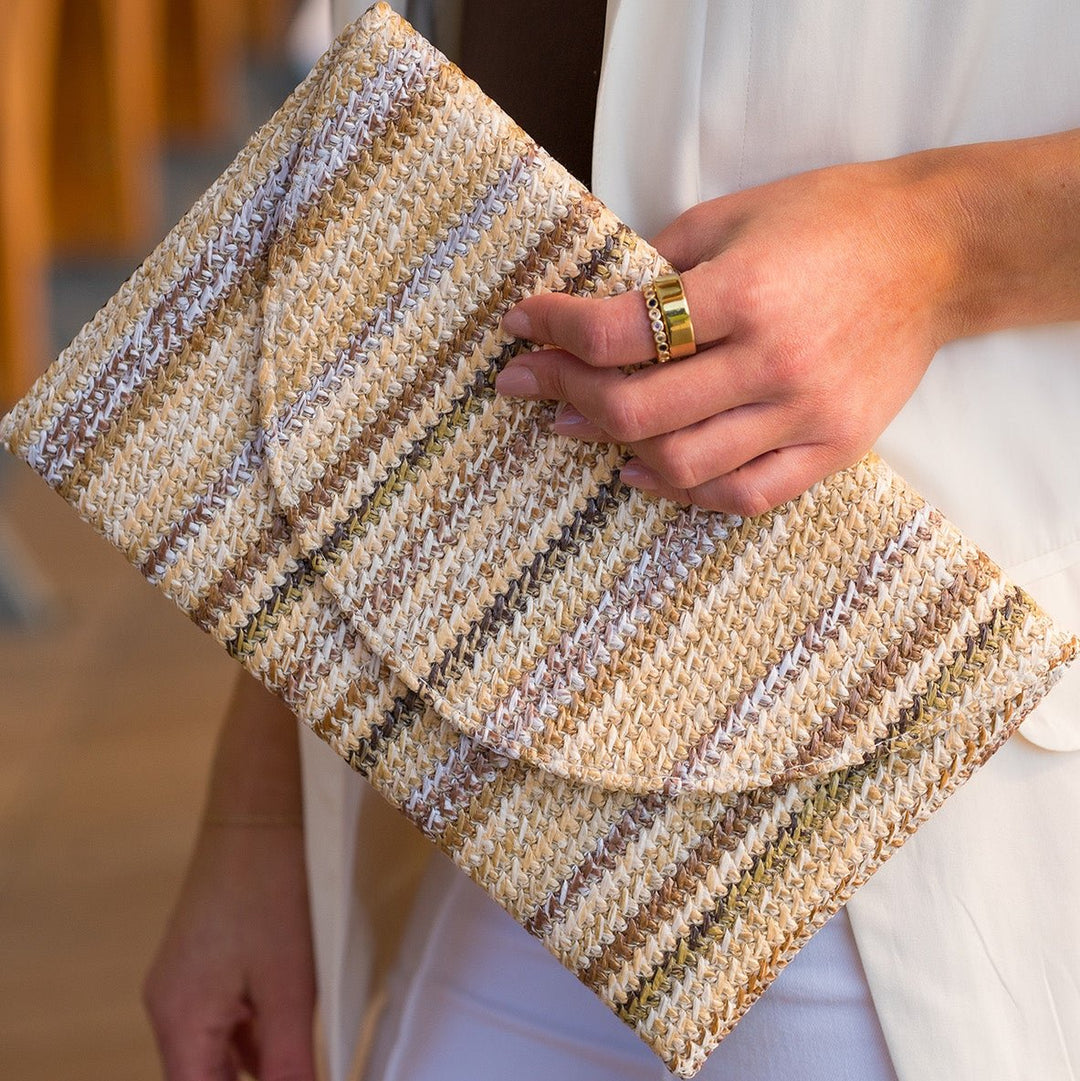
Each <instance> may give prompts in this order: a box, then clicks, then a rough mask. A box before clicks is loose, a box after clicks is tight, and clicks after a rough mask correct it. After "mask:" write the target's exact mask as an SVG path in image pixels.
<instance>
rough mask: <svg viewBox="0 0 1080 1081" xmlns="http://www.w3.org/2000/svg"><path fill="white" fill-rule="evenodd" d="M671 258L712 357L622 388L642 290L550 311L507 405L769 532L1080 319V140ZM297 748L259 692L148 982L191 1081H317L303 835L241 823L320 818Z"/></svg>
mask: <svg viewBox="0 0 1080 1081" xmlns="http://www.w3.org/2000/svg"><path fill="white" fill-rule="evenodd" d="M655 244H656V246H657V248H658V249H659V250H660V252H661V253H662V254H663V255H665V256H666V257H667V258H668V259H669V260H670V261H671V263H672V264H673V265H674V266H675V267H677V268H678V269H679V270H680V271H682V272H683V282H684V285H685V289H686V293H687V297H688V299H689V302H690V305H691V310H692V313H693V317H694V324H695V329H696V332H697V341H698V345H699V349H700V351H699V352H698V353H697V354H696V355H695V356H693V357H689V358H686V359H683V360H679V361H674V362H671V363H669V364H666V365H663V366H661V365H655V364H654V365H650V366H648V367H645V368H641V369H639V370H636V371H634V372H632V373H626V372H624V371H623V370H621V369H622V367H623V366H624V365H631V364H634V363H637V362H641V361H647V360H649V359H650V358H651V357H653V355H654V353H653V338H652V333H651V331H650V329H649V325H648V321H647V319H646V317H645V308H644V304H643V302H642V300H641V296H640V295H639V294H637V293H633V294H627V295H625V296H621V297H616V298H613V299H609V300H590V299H581V298H574V297H567V296H563V295H548V296H540V297H532V298H530V299H528V300H525V301H523V302H522V303H521V304H519V305H518V306H517V307H516V308H515V309H514V310H513V312H512V313H510V314H509V315H508V316H507V317H506V320H505V323H504V325H505V327H506V328H507V329H508V330H510V331H511V332H512V333H514V334H516V335H519V336H521V337H525V338H528V339H530V340H532V341H535V342H539V343H543V344H545V345H547V346H550V347H552V348H549V349H545V350H542V351H540V352H535V353H530V354H527V355H522V356H519V357H518V358H516V359H515V360H514V361H513V362H512V363H511V364H510V365H508V366H507V368H506V369H505V370H504V372H503V373H502V374H501V375H500V377H499V380H498V384H497V385H498V389H499V390H500V392H502V393H508V394H509V393H513V394H515V395H519V396H522V397H530V398H545V399H555V400H558V401H559V402H561V403H563V406H562V414H561V419H560V421H559V430H561V431H564V432H565V433H566V434H571V435H575V436H578V437H580V438H586V439H604V440H611V439H616V440H617V441H618V442H620V443H623V444H627V445H629V446H630V447H631V449H632V450H633V452H634V454H635V456H636V457H635V458H634V462H635V463H637V464H638V466H639V467H640V470H641V472H639V479H638V480H637V481H635V482H634V483H636V484H637V486H639V487H642V488H646V489H649V490H652V491H655V492H656V493H657V494H659V495H663V496H666V497H668V498H671V499H674V500H676V501H679V502H682V503H696V504H698V505H701V506H704V507H707V508H710V509H717V510H724V511H730V512H735V513H741V514H752V513H758V512H761V511H764V510H766V509H768V508H770V507H773V506H776V505H777V504H779V503H781V502H783V501H785V500H786V499H788V498H791V497H793V496H795V495H797V494H799V493H800V492H802V491H804V490H805V489H806V488H808V487H810V485H812V484H813V483H815V482H816V481H818V480H820V479H821V478H822V477H825V476H827V475H828V474H829V473H832V472H833V471H835V470H836V469H839V468H842V467H843V466H846V465H848V464H850V463H851V462H853V461H855V460H857V459H858V458H859V457H861V456H862V454H863V453H865V451H867V450H868V449H869V448H870V446H871V445H872V444H873V442H874V441H875V440H876V439H877V437H878V436H879V435H880V434H881V432H882V431H883V430H884V428H885V427H886V425H887V424H888V423H889V421H890V420H891V419H892V418H893V417H894V416H895V415H896V413H897V412H898V411H899V410H900V407H901V406H902V405H903V404H904V402H906V401H907V399H908V398H909V397H910V395H911V394H912V392H913V391H914V389H915V387H916V386H917V385H918V383H919V380H920V379H921V378H922V376H923V373H924V372H925V371H926V369H927V367H928V366H929V364H930V361H931V359H932V358H933V355H934V353H935V352H936V350H937V349H938V348H939V347H940V346H941V345H942V344H943V343H945V342H947V341H951V340H953V339H956V338H961V337H967V336H970V335H974V334H980V333H984V332H987V331H991V330H997V329H1001V328H1004V327H1008V326H1020V325H1025V324H1033V323H1049V322H1058V321H1062V320H1071V319H1080V130H1076V131H1070V132H1064V133H1061V134H1057V135H1050V136H1044V137H1040V138H1035V139H1026V140H1020V141H1015V142H1003V143H987V144H979V145H975V146H964V147H956V148H951V149H947V150H934V151H928V152H924V153H920V154H911V155H907V156H904V157H900V158H895V159H893V160H891V161H885V162H875V163H869V164H860V165H846V166H838V167H835V168H831V169H823V170H819V171H815V172H811V173H804V174H801V175H799V176H794V177H791V178H789V179H786V180H781V181H778V182H776V183H774V184H768V185H765V186H762V187H759V188H753V189H750V190H748V191H744V192H740V193H738V194H735V195H731V196H726V197H724V198H722V199H715V200H712V201H710V202H707V203H702V204H701V205H699V206H696V207H694V208H692V209H691V210H689V211H687V212H686V213H685V214H683V215H681V216H680V217H679V218H678V219H677V220H676V221H675V222H673V223H672V224H671V225H670V226H669V227H668V228H667V229H665V230H664V232H663V233H661V235H660V236H659V237H657V238H656V240H655ZM515 372H516V373H529V374H531V375H532V376H533V377H534V385H533V386H532V387H531V389H530V388H527V387H525V386H523V385H521V384H520V383H519V384H518V385H517V386H515V385H513V376H512V375H511V373H515ZM519 378H520V377H519ZM568 410H574V411H576V412H577V413H578V415H579V416H580V417H582V418H583V419H581V420H579V421H577V422H576V423H573V422H572V419H571V418H572V416H573V413H571V412H568ZM628 472H632V471H628ZM624 479H626V480H627V481H628V482H630V476H629V475H628V473H624ZM296 735H297V733H296V725H295V721H294V720H293V718H292V716H291V714H290V713H289V712H288V710H287V709H286V708H285V707H284V706H283V705H282V704H281V703H280V702H278V701H277V700H276V699H274V698H272V697H271V696H270V695H269V694H268V693H267V692H265V691H264V690H262V689H261V688H260V687H259V686H258V685H257V684H256V683H255V682H254V681H253V680H251V679H250V678H249V677H246V676H245V677H243V678H242V680H241V683H240V684H238V687H237V693H236V695H235V697H234V700H233V703H232V705H231V707H230V710H229V714H228V716H227V718H226V720H225V724H224V727H223V729H222V733H221V737H220V740H219V745H218V751H217V757H216V761H215V766H214V773H213V778H212V781H211V785H210V794H209V797H208V809H209V814H210V816H211V817H212V818H213V819H216V820H217V821H218V824H207V825H204V827H203V828H202V830H201V831H200V834H199V839H198V842H197V845H196V849H195V854H194V856H193V858H192V862H191V866H190V868H189V870H188V875H187V880H186V882H185V884H184V888H183V890H182V892H181V895H180V899H179V901H178V903H177V906H176V910H175V912H174V914H173V918H172V921H171V923H170V925H169V929H168V931H167V933H166V936H165V939H164V941H163V943H162V945H161V948H160V951H159V953H158V957H157V959H156V961H155V962H154V965H153V968H152V970H151V972H150V975H149V977H148V979H147V984H146V1000H147V1005H148V1008H149V1010H150V1014H151V1018H152V1020H153V1023H154V1028H155V1031H156V1033H157V1036H158V1041H159V1043H160V1046H161V1049H162V1056H163V1060H164V1063H165V1072H166V1077H167V1078H168V1081H208V1079H210V1081H225V1079H231V1078H234V1077H236V1076H237V1065H238V1064H243V1065H244V1066H245V1067H246V1068H248V1069H249V1070H251V1072H252V1073H254V1074H255V1076H257V1077H258V1078H260V1081H309V1079H313V1078H314V1069H313V1065H312V1042H311V1016H312V1008H313V1003H314V977H313V962H312V950H311V935H310V929H309V924H308V904H307V893H306V884H305V880H304V871H303V848H302V836H301V831H300V829H298V828H296V827H295V826H290V825H281V826H263V827H253V826H251V825H242V824H238V825H233V826H229V825H223V824H220V823H221V822H222V821H227V820H228V819H229V818H234V817H237V816H248V815H251V814H258V815H270V816H276V817H280V818H288V817H290V816H298V815H299V813H300V782H299V766H298V758H297V749H296Z"/></svg>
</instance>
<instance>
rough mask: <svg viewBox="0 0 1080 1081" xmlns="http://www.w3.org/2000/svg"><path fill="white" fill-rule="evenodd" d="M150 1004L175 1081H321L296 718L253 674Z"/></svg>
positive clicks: (232, 719)
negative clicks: (245, 1080)
mask: <svg viewBox="0 0 1080 1081" xmlns="http://www.w3.org/2000/svg"><path fill="white" fill-rule="evenodd" d="M145 998H146V1005H147V1009H148V1011H149V1013H150V1018H151V1021H152V1023H153V1026H154V1032H155V1035H156V1036H157V1041H158V1046H159V1049H160V1051H161V1058H162V1062H163V1064H164V1068H165V1077H166V1079H167V1081H234V1079H235V1078H236V1077H238V1076H239V1073H240V1071H241V1070H244V1071H246V1072H247V1073H249V1074H250V1075H252V1076H253V1077H256V1078H258V1079H259V1081H314V1078H315V1068H314V1052H313V1044H312V1017H313V1012H314V1007H315V968H314V960H313V951H312V942H311V925H310V922H309V912H308V892H307V876H306V870H305V863H304V836H303V830H302V828H301V807H300V781H299V761H298V750H297V729H296V721H295V718H293V716H292V715H291V714H290V713H289V711H288V710H287V709H286V708H285V707H284V706H283V705H282V704H281V703H280V702H279V701H278V700H277V699H275V698H274V697H272V696H271V695H270V694H268V692H266V691H265V690H263V689H262V687H260V686H259V685H258V684H257V683H256V682H255V681H254V680H253V679H251V678H250V677H248V676H246V675H243V676H241V678H240V682H239V683H238V684H237V689H236V693H235V694H234V696H233V701H232V704H231V706H230V709H229V713H228V715H227V717H226V719H225V723H224V725H223V727H222V731H221V736H220V737H219V740H218V747H217V754H216V758H215V762H214V773H213V777H212V779H211V784H210V792H209V796H208V799H207V814H206V817H205V819H204V822H203V825H202V828H201V830H200V832H199V838H198V842H197V844H196V848H195V853H194V855H193V857H192V860H191V864H190V866H189V868H188V872H187V876H186V878H185V881H184V885H183V888H182V890H181V892H180V897H179V899H178V901H177V903H176V907H175V909H174V911H173V915H172V919H171V921H170V923H169V927H168V930H167V931H166V934H165V938H164V940H163V941H162V943H161V946H160V947H159V949H158V954H157V957H156V959H155V961H154V963H153V966H152V967H151V970H150V973H149V975H148V976H147V979H146V986H145Z"/></svg>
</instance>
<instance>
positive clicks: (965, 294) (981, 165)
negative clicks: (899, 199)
mask: <svg viewBox="0 0 1080 1081" xmlns="http://www.w3.org/2000/svg"><path fill="white" fill-rule="evenodd" d="M908 162H909V167H910V168H911V170H912V173H913V175H914V176H915V177H916V181H915V182H916V186H917V189H918V191H919V193H920V194H919V197H920V198H921V199H923V201H924V203H925V206H926V208H927V213H928V215H929V218H928V224H929V226H930V227H931V228H933V229H934V230H935V231H936V233H937V236H938V244H939V247H940V249H941V250H942V251H944V252H947V253H948V259H947V261H948V265H949V266H950V268H951V270H950V273H949V275H948V276H947V280H946V283H945V288H944V290H943V291H942V293H941V294H940V302H939V310H938V318H937V326H938V334H939V337H940V340H941V341H942V342H944V341H950V340H953V339H955V338H963V337H970V336H972V335H976V334H984V333H988V332H990V331H994V330H1001V329H1003V328H1005V327H1010V326H1021V325H1026V324H1033V323H1042V322H1055V321H1059V320H1064V319H1076V318H1080V300H1078V297H1080V138H1078V133H1075V132H1065V133H1062V134H1060V135H1052V136H1042V137H1038V138H1033V139H1022V140H1014V141H1009V142H1000V143H975V144H971V145H967V146H958V147H951V148H946V149H942V150H934V151H927V152H924V153H920V154H914V155H910V156H909V159H908Z"/></svg>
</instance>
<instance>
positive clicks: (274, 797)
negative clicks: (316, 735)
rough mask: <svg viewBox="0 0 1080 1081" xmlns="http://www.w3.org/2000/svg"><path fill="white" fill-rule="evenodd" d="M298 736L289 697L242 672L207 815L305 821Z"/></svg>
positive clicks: (222, 740) (214, 818)
mask: <svg viewBox="0 0 1080 1081" xmlns="http://www.w3.org/2000/svg"><path fill="white" fill-rule="evenodd" d="M297 738H298V734H297V727H296V718H295V717H294V716H293V714H292V713H291V712H290V711H289V709H288V708H287V707H286V706H285V705H284V703H282V702H281V700H280V699H278V698H276V697H275V696H274V695H272V694H270V692H269V691H267V690H265V689H264V688H263V687H262V686H261V685H260V684H259V683H257V682H256V681H255V680H254V679H253V678H252V677H250V676H249V675H247V674H246V673H243V672H242V673H240V674H239V676H238V678H237V681H236V685H235V687H234V689H233V695H232V698H231V700H230V702H229V708H228V712H227V713H226V715H225V720H224V721H223V723H222V727H221V733H220V735H219V736H218V743H217V750H216V752H215V756H214V766H213V771H212V773H211V776H210V786H209V791H208V793H207V800H206V818H207V820H208V821H210V822H213V821H225V820H236V819H238V818H239V819H243V818H250V819H251V820H253V821H254V820H256V819H260V818H261V819H263V820H265V821H267V822H268V823H269V822H271V821H273V820H280V821H282V822H283V823H284V822H288V821H290V820H295V821H296V822H299V820H300V811H301V790H300V760H299V748H298V745H297Z"/></svg>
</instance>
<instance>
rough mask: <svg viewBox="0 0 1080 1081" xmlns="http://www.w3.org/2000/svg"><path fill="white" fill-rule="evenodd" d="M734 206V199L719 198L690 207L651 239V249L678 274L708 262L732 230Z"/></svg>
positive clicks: (732, 197)
mask: <svg viewBox="0 0 1080 1081" xmlns="http://www.w3.org/2000/svg"><path fill="white" fill-rule="evenodd" d="M734 204H735V197H734V196H720V197H719V198H717V199H709V200H708V201H707V202H704V203H698V204H697V205H696V206H692V207H690V209H689V210H685V211H683V213H682V214H680V215H679V216H678V217H677V218H676V219H675V220H674V221H673V222H671V224H670V225H667V226H665V227H664V228H663V229H662V230H661V231H660V232H659V233H657V234H656V236H655V237H653V238H652V246H653V247H654V248H655V249H656V250H657V251H658V252H659V253H660V254H661V255H662V256H663V257H664V258H665V259H666V260H667V261H668V262H669V263H670V264H671V265H672V266H673V267H674V268H675V269H676V270H678V271H680V272H681V271H684V270H689V269H690V268H691V267H695V266H697V265H698V263H703V262H705V260H706V259H711V258H712V257H713V256H714V255H715V254H716V253H717V252H718V251H719V250H720V249H721V248H722V247H723V245H724V241H725V238H728V237H730V235H731V232H732V230H733V229H734V228H735V225H736V214H735V205H734Z"/></svg>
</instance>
